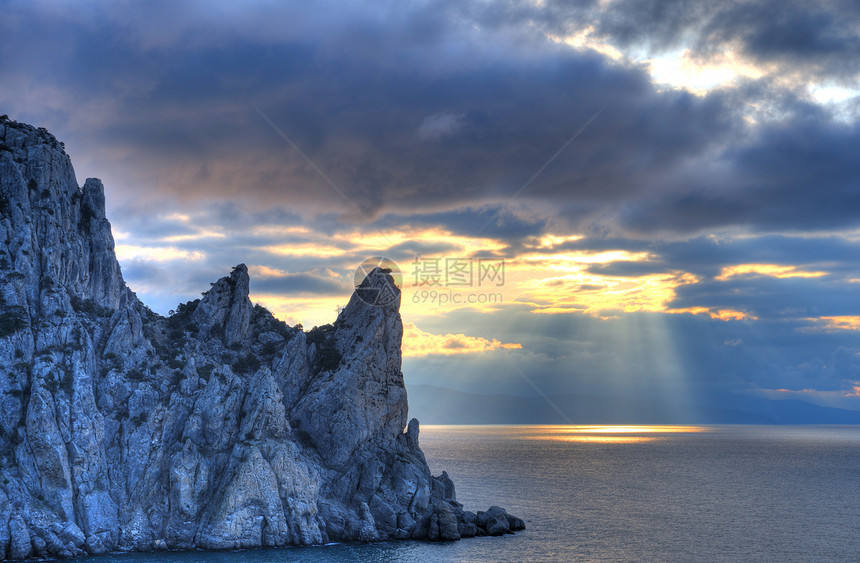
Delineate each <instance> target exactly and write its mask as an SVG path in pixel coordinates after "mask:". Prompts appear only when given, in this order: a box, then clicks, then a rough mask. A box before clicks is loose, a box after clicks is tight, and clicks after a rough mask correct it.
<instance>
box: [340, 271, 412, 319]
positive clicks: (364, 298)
mask: <svg viewBox="0 0 860 563" xmlns="http://www.w3.org/2000/svg"><path fill="white" fill-rule="evenodd" d="M364 306H371V307H380V308H382V309H385V310H386V311H392V312H397V311H399V310H400V288H399V287H397V284H396V283H395V281H394V278H393V277H392V275H391V270H389V269H387V268H379V267H377V268H374V269H373V270H371V271H370V273H369V274H367V276H365V278H364V279H363V280H362V281H361V284H359V286H358V287H356V288H355V293H353V295H352V298H351V299H350V301H349V304H348V305H347V307H346V308H345V310H347V311H348V313H352V311H351V310H350V309H351V308H358V307H364Z"/></svg>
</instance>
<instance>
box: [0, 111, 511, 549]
mask: <svg viewBox="0 0 860 563" xmlns="http://www.w3.org/2000/svg"><path fill="white" fill-rule="evenodd" d="M0 238H2V239H3V240H4V241H5V243H4V244H3V245H2V246H0V365H2V370H0V467H2V473H0V559H2V558H13V559H26V558H29V557H71V556H78V555H82V554H85V553H90V554H98V553H105V552H108V551H115V550H141V551H149V550H162V549H190V548H212V549H225V548H245V547H256V546H277V545H288V544H292V545H310V544H320V543H325V542H329V541H376V540H382V539H390V538H399V539H405V538H413V539H432V540H456V539H459V538H461V537H472V536H475V535H482V534H488V535H494V534H496V533H507V532H508V531H510V530H517V529H522V527H523V524H522V520H520V519H518V518H514V517H512V516H510V515H507V513H506V512H505V511H504V510H503V509H500V508H498V507H492V508H491V509H490V510H488V511H487V512H485V513H478V515H475V514H474V513H472V512H468V511H464V510H463V507H462V505H460V503H458V502H457V501H456V496H455V490H454V484H453V482H452V481H451V479H450V478H449V477H448V475H447V474H446V473H444V472H443V474H442V475H441V476H439V477H433V476H431V474H430V470H429V468H428V466H427V463H426V461H425V458H424V454H423V453H422V452H421V449H420V448H419V445H418V437H419V424H418V421H417V420H414V419H413V420H411V421H409V423H408V425H407V401H406V390H405V387H404V383H403V373H402V371H401V348H400V346H401V340H402V337H403V325H402V322H401V319H400V314H399V312H398V309H399V304H400V293H399V290H398V289H397V287H396V286H395V285H394V282H393V280H392V279H391V277H390V276H389V275H388V273H387V272H385V271H383V270H374V271H373V272H371V273H370V274H369V275H368V276H367V278H366V279H365V280H364V282H363V283H362V285H361V286H360V287H359V288H357V292H356V293H355V294H353V296H352V299H351V300H350V302H349V304H348V305H347V307H345V308H344V309H343V311H342V312H341V313H340V315H339V316H338V318H337V320H336V321H335V323H334V324H333V325H326V326H324V327H319V328H316V329H314V330H312V331H310V332H304V331H302V330H301V329H300V328H293V327H289V326H287V325H285V324H284V323H283V322H281V321H278V320H277V319H275V318H274V317H273V316H272V315H271V314H270V313H269V312H268V311H266V310H265V309H263V308H262V307H259V306H254V305H253V304H252V303H251V301H250V299H249V297H248V286H249V279H248V271H247V268H246V267H245V266H244V265H243V264H240V265H238V266H236V267H235V268H234V269H233V271H232V272H231V273H230V274H229V275H227V276H225V277H223V278H222V279H220V280H218V281H217V282H215V283H214V284H213V285H212V287H211V288H210V289H209V291H207V292H206V294H205V295H204V296H203V297H202V299H199V300H195V301H191V302H189V303H185V304H182V305H180V306H178V307H177V310H176V312H175V314H172V315H171V316H170V317H162V316H160V315H157V314H155V313H153V312H152V311H150V310H149V309H148V308H147V307H146V306H145V305H144V304H142V303H141V302H140V301H139V300H138V299H137V297H136V296H135V295H134V293H132V292H131V291H130V290H129V288H128V287H127V286H126V285H125V282H124V281H123V279H122V274H121V272H120V267H119V263H118V262H117V260H116V256H115V254H114V243H113V238H112V235H111V230H110V223H109V222H108V220H107V218H106V217H105V212H104V187H103V186H102V183H101V182H100V181H98V180H95V179H88V180H87V181H86V182H85V183H84V186H83V187H82V188H78V186H77V183H76V180H75V175H74V171H73V169H72V165H71V162H70V160H69V158H68V156H67V155H66V154H65V152H64V150H63V148H62V144H60V143H59V142H58V141H57V140H56V139H55V138H54V137H53V136H52V135H51V134H50V133H48V132H47V131H45V130H43V129H36V128H33V127H30V126H28V125H24V124H19V123H15V122H12V121H9V120H8V119H3V120H2V121H0ZM371 293H372V294H373V295H379V294H384V295H385V296H386V299H384V300H382V301H379V302H374V301H373V300H369V299H367V295H368V294H371ZM377 301H378V300H377ZM404 428H405V431H404Z"/></svg>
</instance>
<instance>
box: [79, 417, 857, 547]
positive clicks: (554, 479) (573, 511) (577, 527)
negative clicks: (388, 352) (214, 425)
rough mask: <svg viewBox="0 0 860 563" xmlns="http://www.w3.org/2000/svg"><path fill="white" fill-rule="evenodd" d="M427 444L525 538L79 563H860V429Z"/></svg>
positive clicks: (569, 433)
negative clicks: (514, 521) (518, 524)
mask: <svg viewBox="0 0 860 563" xmlns="http://www.w3.org/2000/svg"><path fill="white" fill-rule="evenodd" d="M420 443H421V446H422V448H423V450H424V452H425V454H426V455H427V460H428V462H429V464H430V468H431V469H432V470H433V473H434V474H438V473H440V472H441V471H442V470H443V469H444V470H446V471H448V474H449V475H450V476H451V478H452V479H453V480H454V482H455V484H456V485H457V496H458V499H459V500H460V501H461V502H462V503H463V504H465V505H466V508H467V509H468V510H473V511H476V510H486V509H487V508H488V507H489V506H490V505H491V504H498V505H499V506H502V507H505V508H506V509H507V510H508V511H509V512H511V513H512V514H515V515H517V516H519V517H521V518H523V519H524V520H526V525H527V529H526V530H525V531H524V532H520V533H518V534H516V535H513V536H505V537H502V538H475V539H469V540H462V541H459V542H454V543H441V544H434V543H422V542H385V543H380V544H370V545H331V546H322V547H313V548H282V549H261V550H249V551H237V552H221V553H203V552H193V553H170V554H164V553H161V554H156V555H143V554H128V555H120V556H108V557H97V558H89V559H85V560H81V561H86V562H87V563H120V562H121V563H130V562H134V563H149V562H152V561H164V560H168V561H171V562H191V561H200V562H206V563H214V562H227V561H230V562H233V561H249V562H286V561H362V562H364V561H369V562H392V563H393V562H425V561H860V427H833V426H827V427H758V426H726V427H561V426H557V427H551V426H424V427H422V428H421V437H420Z"/></svg>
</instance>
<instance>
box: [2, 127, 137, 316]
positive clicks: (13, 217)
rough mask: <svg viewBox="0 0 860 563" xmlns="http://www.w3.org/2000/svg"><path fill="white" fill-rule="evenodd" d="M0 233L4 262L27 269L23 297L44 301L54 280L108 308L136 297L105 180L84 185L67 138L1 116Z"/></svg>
mask: <svg viewBox="0 0 860 563" xmlns="http://www.w3.org/2000/svg"><path fill="white" fill-rule="evenodd" d="M4 235H5V236H4ZM0 237H3V238H4V239H5V242H6V244H5V245H4V246H2V247H0V269H2V270H8V271H14V272H17V273H18V274H19V275H21V276H23V279H22V280H21V282H22V283H21V284H20V286H19V289H20V290H19V291H17V292H16V293H17V294H18V299H16V300H17V301H19V303H22V302H23V301H26V302H27V303H28V305H29V307H30V308H33V307H36V308H37V309H38V305H39V303H40V301H41V297H40V295H39V293H40V291H39V290H40V288H41V289H42V290H44V289H45V288H48V289H50V288H53V287H55V286H61V287H63V288H65V290H66V291H67V292H68V293H69V295H70V296H71V297H74V298H77V299H80V300H84V301H94V302H95V303H96V304H97V305H98V306H101V307H107V308H110V309H115V308H117V307H119V306H120V304H121V303H123V302H127V301H130V300H133V296H132V294H131V292H130V291H129V290H128V289H127V288H126V286H125V282H124V281H123V279H122V274H121V271H120V266H119V263H118V262H117V260H116V256H115V255H114V241H113V236H112V235H111V228H110V223H109V222H108V221H107V219H106V218H105V198H104V186H102V183H101V181H99V180H97V179H94V178H90V179H88V180H87V181H86V182H85V183H84V186H83V188H78V184H77V180H76V179H75V172H74V169H73V168H72V163H71V161H70V160H69V157H68V155H67V154H66V153H65V150H64V148H63V146H62V143H58V142H57V140H56V138H55V137H54V136H53V135H51V134H50V133H48V132H47V131H46V130H44V129H42V128H39V129H36V128H34V127H32V126H30V125H26V124H22V123H17V122H14V121H10V120H9V119H8V118H6V119H0Z"/></svg>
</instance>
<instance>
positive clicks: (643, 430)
mask: <svg viewBox="0 0 860 563" xmlns="http://www.w3.org/2000/svg"><path fill="white" fill-rule="evenodd" d="M531 430H533V431H534V432H529V433H528V434H526V435H525V436H524V437H525V438H526V439H527V440H547V441H553V442H582V443H597V444H637V443H644V442H654V441H657V440H660V439H663V437H662V436H661V434H682V433H696V432H707V431H708V430H709V429H708V428H706V427H704V426H630V425H627V426H591V425H588V426H574V425H571V426H540V427H532V428H531Z"/></svg>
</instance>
